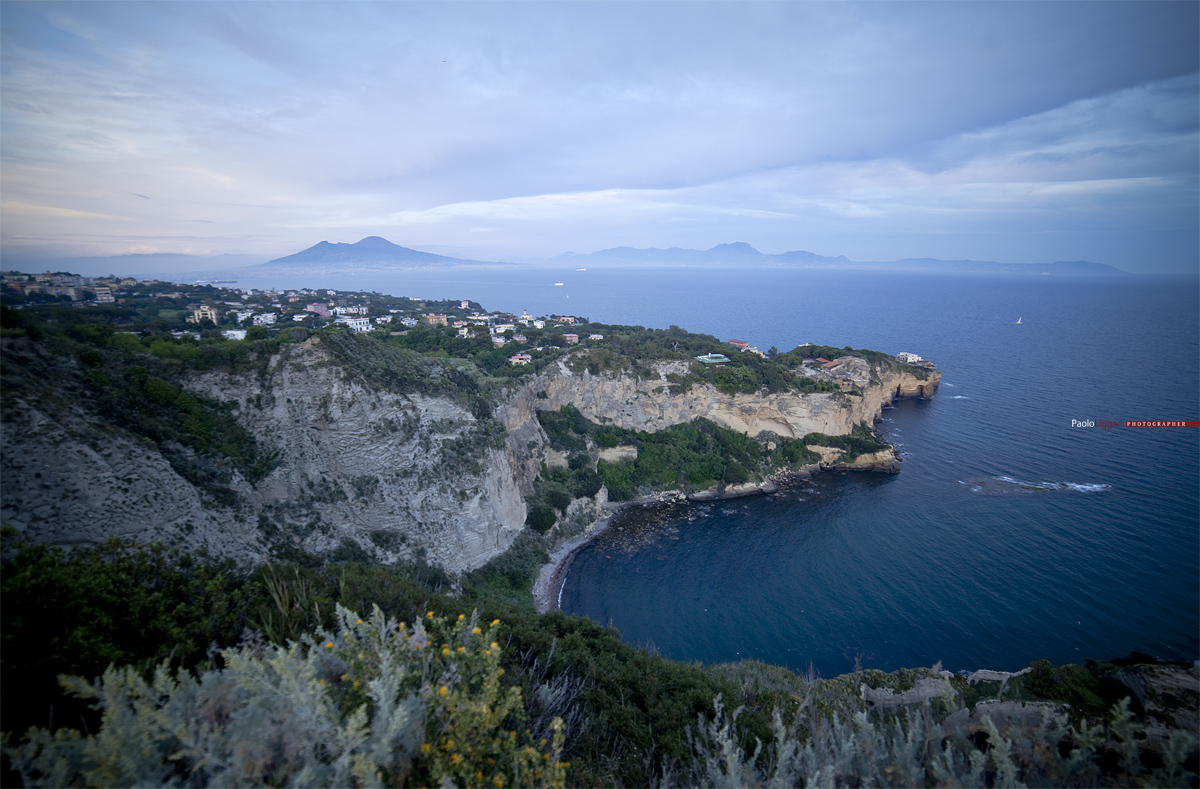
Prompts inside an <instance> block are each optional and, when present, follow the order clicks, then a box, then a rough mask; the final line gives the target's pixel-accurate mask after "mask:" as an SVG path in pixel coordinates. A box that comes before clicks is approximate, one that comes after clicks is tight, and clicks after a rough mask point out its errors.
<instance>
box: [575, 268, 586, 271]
mask: <svg viewBox="0 0 1200 789" xmlns="http://www.w3.org/2000/svg"><path fill="white" fill-rule="evenodd" d="M575 270H576V271H587V269H585V268H577V269H575Z"/></svg>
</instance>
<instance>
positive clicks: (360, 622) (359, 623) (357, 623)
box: [354, 619, 362, 625]
mask: <svg viewBox="0 0 1200 789" xmlns="http://www.w3.org/2000/svg"><path fill="white" fill-rule="evenodd" d="M354 624H356V625H361V624H362V620H361V619H360V620H358V621H357V622H355V623H354Z"/></svg>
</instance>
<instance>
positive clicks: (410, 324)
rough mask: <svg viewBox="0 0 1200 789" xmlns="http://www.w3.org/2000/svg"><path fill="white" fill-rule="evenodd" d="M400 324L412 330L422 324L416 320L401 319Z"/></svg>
mask: <svg viewBox="0 0 1200 789" xmlns="http://www.w3.org/2000/svg"><path fill="white" fill-rule="evenodd" d="M400 322H401V323H403V324H404V325H405V326H407V327H408V328H410V329H411V328H412V327H414V326H416V325H417V324H418V323H420V321H418V320H417V319H416V318H401V319H400Z"/></svg>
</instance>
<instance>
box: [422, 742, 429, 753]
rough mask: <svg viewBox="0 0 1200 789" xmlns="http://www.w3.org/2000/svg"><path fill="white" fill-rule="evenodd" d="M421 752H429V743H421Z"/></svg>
mask: <svg viewBox="0 0 1200 789" xmlns="http://www.w3.org/2000/svg"><path fill="white" fill-rule="evenodd" d="M421 753H429V743H427V742H423V743H421Z"/></svg>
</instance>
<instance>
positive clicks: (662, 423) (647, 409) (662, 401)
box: [535, 361, 941, 438]
mask: <svg viewBox="0 0 1200 789" xmlns="http://www.w3.org/2000/svg"><path fill="white" fill-rule="evenodd" d="M653 367H654V370H655V371H656V373H657V374H658V377H657V378H650V379H638V378H636V377H634V376H631V375H611V374H604V373H601V374H600V375H592V374H591V373H589V372H587V371H586V370H584V371H583V372H580V373H575V372H573V371H572V370H571V369H570V367H568V366H567V364H566V363H565V362H562V361H560V362H559V363H558V364H557V365H556V366H555V367H553V368H551V369H550V370H549V371H548V372H545V373H543V374H542V375H540V376H538V381H539V383H538V384H535V385H538V386H540V388H539V389H538V391H541V392H544V393H545V399H544V400H542V401H541V405H540V407H542V408H558V407H560V406H563V405H568V404H570V405H574V406H575V407H576V408H578V409H579V410H580V411H581V412H583V415H584V416H586V417H587V418H588V419H591V420H592V421H593V422H599V423H601V424H612V425H616V426H618V427H624V428H630V429H633V430H648V431H656V430H661V429H663V428H665V427H669V426H671V425H675V424H679V423H681V422H688V421H690V420H692V419H695V418H696V417H701V416H702V417H705V418H707V419H709V420H711V421H713V422H715V423H717V424H718V425H721V426H722V427H727V428H729V429H731V430H736V431H738V432H739V433H748V434H749V435H752V436H757V435H758V434H760V433H763V432H771V433H775V434H777V435H780V436H783V437H785V438H801V437H803V436H805V435H807V434H809V433H825V434H826V435H831V436H837V435H845V434H847V433H849V432H850V431H851V430H852V429H853V428H854V426H855V425H858V424H862V423H866V424H871V423H872V422H874V421H876V420H878V419H879V415H880V413H881V412H882V411H883V408H884V406H886V405H889V404H891V403H892V402H893V401H894V400H896V399H897V398H901V397H928V396H931V395H932V394H933V392H934V391H935V390H936V389H937V386H938V381H939V380H940V378H941V373H940V372H938V371H937V370H930V371H924V370H919V371H918V369H917V368H913V369H912V370H904V371H894V370H875V371H874V372H873V376H874V377H873V378H872V381H871V382H870V383H868V384H867V385H865V386H864V387H861V394H856V393H849V392H817V393H809V394H799V393H786V394H770V393H766V392H761V393H758V394H736V395H729V394H724V393H722V392H719V391H717V390H716V389H714V388H712V387H711V386H708V385H701V386H694V387H693V388H692V389H691V390H690V391H687V392H684V391H681V390H680V389H679V387H678V386H677V385H674V384H672V383H671V381H670V378H669V376H673V375H676V376H678V375H684V374H686V373H687V371H688V370H687V362H658V363H656V364H654V365H653ZM922 375H924V376H927V377H921V376H922Z"/></svg>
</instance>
